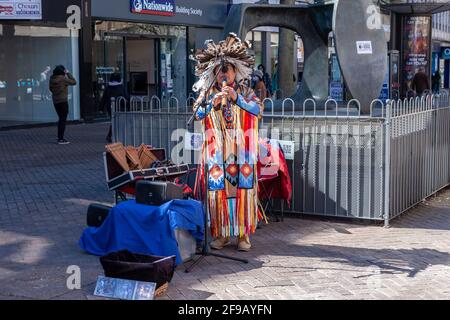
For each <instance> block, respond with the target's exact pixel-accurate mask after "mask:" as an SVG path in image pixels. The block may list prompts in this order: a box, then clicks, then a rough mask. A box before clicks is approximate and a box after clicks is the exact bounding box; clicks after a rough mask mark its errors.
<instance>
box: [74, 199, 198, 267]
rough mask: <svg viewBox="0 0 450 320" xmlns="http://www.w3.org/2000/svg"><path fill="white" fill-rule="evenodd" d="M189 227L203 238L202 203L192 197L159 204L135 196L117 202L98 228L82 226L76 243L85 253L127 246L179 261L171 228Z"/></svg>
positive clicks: (135, 251)
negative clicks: (138, 199) (83, 228)
mask: <svg viewBox="0 0 450 320" xmlns="http://www.w3.org/2000/svg"><path fill="white" fill-rule="evenodd" d="M176 228H179V229H183V230H187V231H189V232H190V233H191V234H192V235H193V236H194V237H195V238H196V239H197V240H199V241H202V240H203V234H204V214H203V205H202V203H201V202H198V201H195V200H173V201H170V202H167V203H165V204H163V205H162V206H159V207H155V206H147V205H141V204H137V203H136V201H135V200H130V201H125V202H121V203H119V204H118V205H117V206H115V207H114V208H112V209H111V211H110V213H109V215H108V217H107V218H106V220H105V221H104V222H103V224H102V225H101V226H100V227H99V228H93V227H90V228H87V229H86V230H84V232H83V234H82V236H81V238H80V241H79V245H80V247H81V248H82V249H83V250H85V251H87V252H88V253H91V254H94V255H97V256H104V255H106V254H108V253H111V252H116V251H120V250H125V249H126V250H129V251H131V252H134V253H140V254H149V255H158V256H171V255H175V256H176V257H177V265H179V264H181V263H182V259H181V256H180V253H179V250H178V245H177V240H176V238H175V233H174V230H175V229H176Z"/></svg>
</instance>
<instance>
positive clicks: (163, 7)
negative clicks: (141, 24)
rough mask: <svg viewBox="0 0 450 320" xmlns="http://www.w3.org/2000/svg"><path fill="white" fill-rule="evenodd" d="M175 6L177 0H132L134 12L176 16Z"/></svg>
mask: <svg viewBox="0 0 450 320" xmlns="http://www.w3.org/2000/svg"><path fill="white" fill-rule="evenodd" d="M175 8H176V7H175V0H131V12H132V13H139V14H153V15H158V16H174V15H175Z"/></svg>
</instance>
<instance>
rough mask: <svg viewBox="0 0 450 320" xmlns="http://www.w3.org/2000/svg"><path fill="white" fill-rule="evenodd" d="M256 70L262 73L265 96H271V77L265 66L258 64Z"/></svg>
mask: <svg viewBox="0 0 450 320" xmlns="http://www.w3.org/2000/svg"><path fill="white" fill-rule="evenodd" d="M258 70H259V71H261V72H262V73H263V75H264V76H263V81H264V85H265V86H266V89H267V97H271V96H272V95H273V91H272V79H271V77H270V75H269V73H267V72H266V68H265V67H264V66H263V65H262V64H260V65H259V66H258Z"/></svg>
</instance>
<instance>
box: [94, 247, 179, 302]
mask: <svg viewBox="0 0 450 320" xmlns="http://www.w3.org/2000/svg"><path fill="white" fill-rule="evenodd" d="M100 263H101V264H102V267H103V270H104V272H105V276H106V277H110V278H119V279H127V280H135V281H144V282H154V283H156V289H157V292H156V293H155V294H156V296H160V295H162V294H164V292H165V290H166V289H167V287H168V284H169V282H170V281H171V280H172V277H173V274H174V272H175V267H176V256H169V257H161V256H152V255H143V254H137V253H132V252H130V251H128V250H123V251H118V252H112V253H109V254H108V255H106V256H103V257H101V258H100Z"/></svg>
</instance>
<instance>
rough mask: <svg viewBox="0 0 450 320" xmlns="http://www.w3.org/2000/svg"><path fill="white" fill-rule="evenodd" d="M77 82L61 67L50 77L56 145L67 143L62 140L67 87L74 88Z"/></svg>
mask: <svg viewBox="0 0 450 320" xmlns="http://www.w3.org/2000/svg"><path fill="white" fill-rule="evenodd" d="M76 84H77V81H76V80H75V78H74V77H73V76H72V75H71V74H70V73H69V71H67V69H66V68H65V67H64V66H62V65H59V66H56V67H55V69H54V70H53V75H52V76H51V77H50V84H49V89H50V91H51V93H52V100H53V105H54V106H55V110H56V113H57V114H58V144H68V143H69V141H67V140H66V139H64V132H65V131H66V121H67V115H68V114H69V89H68V88H69V86H75V85H76Z"/></svg>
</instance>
